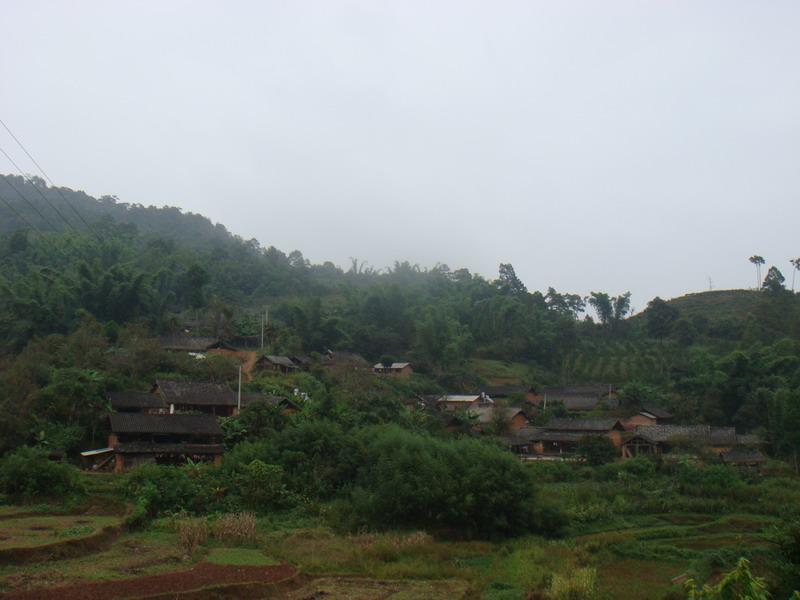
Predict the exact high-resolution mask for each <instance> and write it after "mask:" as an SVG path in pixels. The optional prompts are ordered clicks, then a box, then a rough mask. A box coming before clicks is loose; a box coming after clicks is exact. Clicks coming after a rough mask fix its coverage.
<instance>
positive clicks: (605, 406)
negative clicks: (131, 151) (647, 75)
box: [0, 176, 800, 600]
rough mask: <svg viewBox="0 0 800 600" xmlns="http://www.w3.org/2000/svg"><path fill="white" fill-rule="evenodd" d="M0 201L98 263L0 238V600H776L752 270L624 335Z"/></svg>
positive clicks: (181, 219) (541, 303) (121, 216)
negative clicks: (744, 596) (215, 597)
mask: <svg viewBox="0 0 800 600" xmlns="http://www.w3.org/2000/svg"><path fill="white" fill-rule="evenodd" d="M0 180H1V181H2V182H5V183H2V185H5V184H8V185H15V186H18V188H19V190H20V192H21V194H23V195H25V194H29V195H33V194H37V192H36V190H38V191H39V192H41V194H42V196H43V197H44V198H47V200H48V201H52V202H54V203H64V199H62V198H61V197H60V195H59V194H63V195H64V198H65V199H68V200H69V201H71V202H74V204H75V206H76V207H78V208H79V209H80V210H82V211H83V210H85V211H86V214H87V215H92V216H93V217H96V218H98V219H100V220H101V221H98V223H102V227H100V225H98V233H99V234H100V235H101V236H102V237H101V240H103V241H100V240H98V239H96V238H94V237H92V236H90V235H81V234H77V233H75V232H72V231H50V230H46V231H48V233H46V234H44V235H38V234H35V232H31V231H26V230H24V229H20V223H19V222H18V221H14V220H13V218H10V219H5V218H4V219H3V220H0V234H2V235H0V265H2V271H1V272H0V273H1V274H0V286H2V289H3V291H4V293H3V294H0V331H2V336H0V406H2V408H3V414H4V415H6V417H5V418H4V419H3V420H2V421H0V452H2V456H0V593H4V594H6V595H7V596H8V598H9V600H33V599H39V598H42V599H46V598H51V597H52V595H53V594H57V595H58V596H59V597H60V598H63V600H71V599H73V598H74V599H75V600H84V599H85V598H86V593H87V590H90V591H91V595H92V597H98V598H107V599H108V600H110V599H111V598H116V597H121V598H122V597H124V598H129V597H130V598H136V597H138V596H137V594H139V592H138V590H143V589H147V590H153V593H156V592H161V593H163V594H175V595H177V596H178V597H181V595H183V594H196V595H197V596H196V597H197V598H203V599H205V598H206V597H207V595H208V594H212V593H216V592H217V591H219V592H220V593H225V594H228V595H229V597H236V594H243V593H245V592H244V591H243V590H244V589H245V588H247V589H248V590H250V591H248V592H246V593H248V594H253V595H256V596H258V595H259V594H261V595H263V596H264V597H269V594H277V597H284V596H286V597H289V598H293V599H294V598H298V599H299V598H302V599H304V600H305V599H306V598H317V597H323V596H324V595H325V594H327V595H329V596H331V597H332V598H351V597H358V598H362V597H363V598H368V599H369V600H373V599H374V600H378V599H381V598H388V597H392V594H395V595H396V597H408V598H414V599H415V600H422V599H425V600H427V599H428V598H434V599H444V598H465V599H466V598H479V597H480V598H486V599H487V600H529V599H530V598H543V599H546V600H567V599H569V600H572V599H574V598H581V599H591V600H597V599H598V598H631V599H633V600H650V599H651V598H655V599H656V600H663V599H670V600H673V599H675V598H685V597H688V596H689V594H690V593H698V592H696V590H699V589H701V588H702V587H703V586H704V585H708V586H713V587H715V588H716V587H719V586H724V585H727V584H726V583H725V582H728V581H750V582H755V583H754V584H753V585H758V586H763V587H764V589H768V590H769V592H770V593H771V594H772V595H773V597H774V598H776V599H778V600H783V599H784V598H788V597H789V596H790V594H791V592H792V591H794V590H795V589H798V588H800V579H798V577H797V573H800V566H798V562H797V554H796V551H795V546H794V545H793V544H794V543H795V542H794V541H793V540H796V539H798V538H797V537H796V532H797V526H796V523H797V521H798V519H800V505H798V503H797V497H798V494H800V477H798V471H800V462H798V461H799V459H798V457H799V456H800V437H798V432H800V394H799V393H798V390H800V359H799V358H798V357H800V342H798V340H800V300H799V298H800V295H798V294H797V293H796V291H795V290H794V289H792V283H791V280H789V281H787V280H786V279H785V278H784V276H783V274H782V273H781V271H780V269H779V268H778V266H777V265H773V266H771V267H770V268H769V269H767V272H766V276H765V277H764V278H763V281H762V278H761V273H760V272H759V273H758V277H759V281H760V286H759V287H758V288H756V289H740V290H714V291H707V292H698V293H693V294H687V295H686V296H683V297H680V298H676V299H672V300H663V299H661V298H654V299H652V300H651V301H649V302H648V303H647V305H646V308H644V309H643V310H641V311H638V312H634V311H633V309H632V307H631V294H630V293H629V292H616V293H615V294H612V293H608V292H604V291H593V292H590V294H589V295H588V296H582V295H579V294H575V293H567V292H563V291H558V290H556V289H554V288H552V287H550V288H548V289H547V290H546V291H544V290H543V291H530V290H528V288H527V287H526V285H525V284H524V283H523V282H522V281H521V279H520V278H519V277H518V276H517V275H516V272H515V270H514V267H513V266H512V265H511V264H509V263H502V264H500V265H499V269H498V273H497V277H496V278H492V279H490V278H485V277H483V276H481V275H479V274H476V273H471V272H469V271H467V270H466V269H450V268H449V267H448V266H447V265H437V266H436V267H434V268H430V269H425V268H420V267H418V266H416V265H413V264H410V263H400V262H398V263H396V264H395V265H393V266H392V267H391V268H388V269H386V270H385V271H379V270H374V269H371V268H369V267H365V265H364V264H363V263H361V262H360V261H355V260H354V261H353V264H352V266H351V268H350V269H348V270H345V269H341V268H339V267H336V266H335V265H333V264H331V263H324V264H320V265H314V264H311V263H310V261H308V260H307V259H305V258H304V257H303V255H302V254H301V253H299V252H297V251H295V252H292V253H290V254H288V255H287V254H284V253H282V252H281V251H279V250H277V249H275V248H272V247H267V248H264V247H261V246H260V245H259V244H258V243H257V242H255V241H245V240H242V239H240V238H237V237H235V236H232V235H230V234H228V233H227V231H225V230H224V228H220V227H217V226H214V225H213V224H211V223H210V222H209V221H208V220H206V219H204V218H202V217H199V216H198V215H191V216H190V215H182V214H181V213H180V212H179V211H178V212H174V211H169V210H165V209H154V208H144V207H138V206H132V205H131V206H126V205H122V204H119V203H116V202H113V201H112V200H111V199H108V198H106V199H94V198H91V197H89V196H87V195H85V194H82V193H79V192H73V191H71V190H67V189H62V190H59V191H55V190H54V189H53V188H51V187H48V186H47V185H46V184H43V183H36V182H35V181H34V182H31V181H29V180H27V179H23V178H17V177H15V176H12V177H8V176H3V177H0ZM34 188H35V189H34ZM37 195H38V194H37ZM40 199H42V197H40ZM54 205H55V204H54ZM12 206H14V205H12ZM19 206H20V208H24V207H23V206H22V205H21V204H20V205H19ZM14 208H17V207H16V206H14ZM67 208H68V207H67ZM2 210H3V208H2V207H0V213H2ZM3 214H4V217H5V216H6V214H5V213H3ZM12 217H13V215H12ZM102 219H105V220H102ZM166 223H169V225H167V224H166ZM37 225H39V223H37ZM42 226H43V227H44V224H42ZM165 232H167V233H168V234H169V235H168V236H167V233H165ZM164 236H167V237H164ZM751 258H752V259H753V260H750V259H744V261H748V260H749V261H750V262H751V263H752V264H753V265H755V266H756V267H758V268H759V269H760V266H761V265H762V264H763V263H762V262H760V261H761V260H763V259H762V258H761V257H758V256H756V255H754V256H753V257H751ZM756 259H759V260H756ZM797 264H798V265H800V261H798V263H797ZM792 265H794V263H792ZM3 561H5V562H3ZM4 565H5V566H4ZM243 577H244V578H248V581H246V582H244V583H243V582H242V580H241V579H242V578H243ZM762 582H763V583H762ZM248 586H249V587H248ZM131 590H133V591H131ZM212 590H215V591H212ZM254 590H256V591H254ZM276 590H281V591H280V593H279V592H277V591H276ZM126 594H127V595H126ZM209 597H210V596H209ZM170 598H172V596H170ZM4 600H5V596H4ZM737 600H739V599H738V598H737Z"/></svg>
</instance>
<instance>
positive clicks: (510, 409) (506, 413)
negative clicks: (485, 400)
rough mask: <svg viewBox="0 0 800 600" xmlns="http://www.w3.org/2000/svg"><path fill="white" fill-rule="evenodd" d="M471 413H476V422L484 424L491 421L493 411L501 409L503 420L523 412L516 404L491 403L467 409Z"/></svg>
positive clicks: (508, 419)
mask: <svg viewBox="0 0 800 600" xmlns="http://www.w3.org/2000/svg"><path fill="white" fill-rule="evenodd" d="M469 411H470V412H471V413H475V414H477V415H478V423H480V424H482V425H486V424H488V423H491V422H492V420H493V419H494V415H495V411H502V414H503V419H504V420H505V421H510V420H511V419H513V418H514V417H516V416H517V415H518V414H519V413H522V414H523V415H524V414H525V411H523V410H522V409H521V408H519V407H516V406H494V405H492V404H489V405H483V406H477V407H475V408H471V409H469Z"/></svg>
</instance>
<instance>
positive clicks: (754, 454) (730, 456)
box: [720, 448, 767, 464]
mask: <svg viewBox="0 0 800 600" xmlns="http://www.w3.org/2000/svg"><path fill="white" fill-rule="evenodd" d="M720 458H721V459H722V462H725V463H732V464H747V463H762V462H764V461H766V460H767V459H766V458H765V457H764V455H763V454H761V452H759V451H758V450H748V449H747V448H734V449H733V450H729V451H728V452H723V454H722V456H720Z"/></svg>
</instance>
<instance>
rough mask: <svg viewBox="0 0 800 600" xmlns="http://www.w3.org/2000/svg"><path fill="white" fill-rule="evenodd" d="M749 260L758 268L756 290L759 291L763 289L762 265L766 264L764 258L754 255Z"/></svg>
mask: <svg viewBox="0 0 800 600" xmlns="http://www.w3.org/2000/svg"><path fill="white" fill-rule="evenodd" d="M747 260H749V261H750V262H751V263H753V264H754V265H755V266H756V289H759V288H760V287H761V265H763V264H764V257H763V256H759V255H758V254H754V255H753V256H751V257H750V258H748V259H747Z"/></svg>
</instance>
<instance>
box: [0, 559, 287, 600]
mask: <svg viewBox="0 0 800 600" xmlns="http://www.w3.org/2000/svg"><path fill="white" fill-rule="evenodd" d="M295 574H297V569H296V568H295V567H293V566H292V565H277V566H270V567H238V566H230V565H214V564H210V563H200V564H198V565H197V566H195V567H194V568H192V569H189V570H187V571H178V572H175V573H164V574H162V575H150V576H147V577H137V578H134V579H117V580H111V581H96V582H91V583H81V584H74V585H68V586H59V587H51V588H42V589H37V590H27V591H21V592H11V593H8V594H3V595H2V596H0V597H2V599H3V600H122V599H125V598H142V597H147V596H157V595H160V594H178V593H181V592H188V591H191V590H198V589H200V588H205V587H209V586H221V585H231V584H243V583H274V582H277V581H283V580H284V579H287V578H289V577H292V576H293V575H295Z"/></svg>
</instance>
